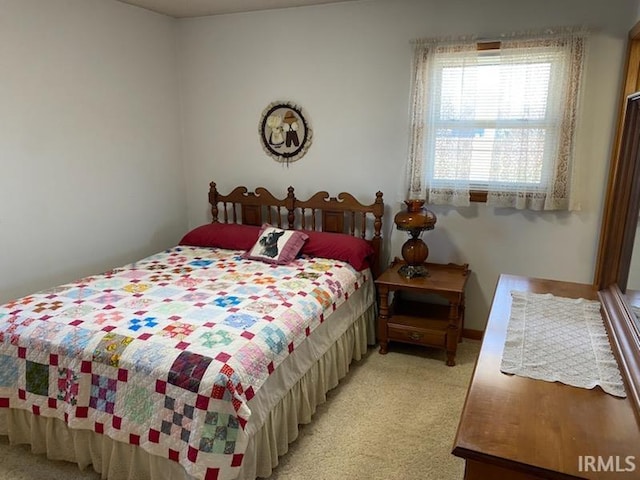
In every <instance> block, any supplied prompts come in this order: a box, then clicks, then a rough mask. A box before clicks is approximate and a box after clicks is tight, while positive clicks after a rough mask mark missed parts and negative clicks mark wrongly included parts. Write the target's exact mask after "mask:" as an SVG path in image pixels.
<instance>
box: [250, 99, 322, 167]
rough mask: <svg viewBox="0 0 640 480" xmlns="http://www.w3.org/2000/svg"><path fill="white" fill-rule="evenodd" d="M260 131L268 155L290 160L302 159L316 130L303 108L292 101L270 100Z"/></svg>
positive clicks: (283, 161)
mask: <svg viewBox="0 0 640 480" xmlns="http://www.w3.org/2000/svg"><path fill="white" fill-rule="evenodd" d="M258 133H259V135H260V142H261V143H262V148H263V149H264V151H265V152H266V153H267V155H269V156H270V157H271V158H273V159H274V160H276V161H278V162H282V163H286V164H289V163H290V162H295V161H296V160H299V159H301V158H302V157H303V156H304V155H305V154H306V153H307V150H309V147H310V146H311V137H312V131H311V128H310V127H309V124H308V123H307V120H306V119H305V117H304V115H303V114H302V108H300V107H299V106H298V105H296V104H294V103H291V102H274V103H271V104H269V105H268V106H267V108H265V109H264V111H263V112H262V117H261V118H260V125H259V126H258Z"/></svg>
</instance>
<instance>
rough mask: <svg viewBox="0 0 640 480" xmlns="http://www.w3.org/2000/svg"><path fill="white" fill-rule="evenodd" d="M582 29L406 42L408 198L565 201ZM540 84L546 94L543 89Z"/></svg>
mask: <svg viewBox="0 0 640 480" xmlns="http://www.w3.org/2000/svg"><path fill="white" fill-rule="evenodd" d="M586 36H587V33H586V31H585V30H583V29H578V28H563V29H556V30H548V31H545V32H534V33H520V34H510V35H503V36H501V37H500V38H499V42H500V43H499V49H490V50H479V40H478V38H476V37H460V38H456V39H452V38H437V39H423V40H418V41H416V42H415V43H414V62H413V79H412V83H413V85H412V96H411V104H410V108H411V110H410V128H411V131H410V145H409V159H408V177H409V178H408V195H409V198H426V199H427V202H428V203H431V204H448V205H455V206H466V205H469V203H470V191H471V190H480V191H487V203H488V204H489V205H494V206H500V207H513V208H520V209H525V208H526V209H531V210H558V209H564V210H566V209H571V208H572V207H573V203H572V196H571V191H572V188H571V176H572V175H571V173H572V169H573V162H572V157H573V138H574V131H575V126H576V116H577V107H578V100H579V92H580V80H581V76H582V70H583V63H584V56H585V43H586ZM547 92H548V93H547Z"/></svg>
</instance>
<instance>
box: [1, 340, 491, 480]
mask: <svg viewBox="0 0 640 480" xmlns="http://www.w3.org/2000/svg"><path fill="white" fill-rule="evenodd" d="M479 350H480V342H477V341H472V340H465V341H464V342H463V343H461V344H460V345H459V348H458V356H457V363H458V364H457V365H456V366H455V367H447V366H446V365H445V363H444V361H443V359H444V353H443V352H442V351H440V350H436V349H428V348H418V347H416V348H414V347H412V346H410V345H400V344H391V345H390V351H389V353H388V354H387V355H379V354H378V353H377V349H370V351H369V353H368V355H367V356H366V357H365V358H363V359H362V360H361V361H360V362H357V363H354V364H353V365H352V367H351V372H350V373H349V375H347V377H346V378H344V379H343V380H342V381H341V382H340V385H339V386H338V387H337V388H336V389H334V390H332V391H331V392H329V394H328V400H327V402H326V403H324V404H323V405H321V406H320V407H318V411H317V412H316V414H315V416H314V420H313V422H312V423H311V424H309V425H305V426H303V427H301V431H300V436H299V437H298V439H297V440H296V441H295V442H294V443H293V444H292V445H291V446H290V449H289V452H288V453H287V454H286V455H285V456H284V457H282V458H281V459H280V465H279V466H278V467H277V468H276V469H275V470H274V472H273V474H272V475H271V477H269V479H270V480H300V479H313V480H343V479H347V478H348V479H350V480H449V479H451V480H454V479H455V480H459V479H461V478H462V476H463V471H464V463H463V461H462V460H461V459H459V458H456V457H454V456H453V455H451V448H452V445H453V440H454V436H455V433H456V428H457V426H458V418H459V415H460V411H461V409H462V405H463V403H464V398H465V394H466V390H467V385H468V383H469V380H470V378H471V373H472V371H473V365H474V363H475V359H476V357H477V355H478V352H479ZM99 478H100V476H99V475H98V474H96V473H95V472H93V471H91V470H87V471H85V472H81V471H80V470H79V469H78V467H77V466H76V465H75V464H69V463H64V462H52V461H49V460H47V459H46V458H44V457H43V456H37V455H33V454H31V453H30V451H29V449H28V447H25V446H9V445H8V442H7V438H6V437H0V479H2V480H98V479H99Z"/></svg>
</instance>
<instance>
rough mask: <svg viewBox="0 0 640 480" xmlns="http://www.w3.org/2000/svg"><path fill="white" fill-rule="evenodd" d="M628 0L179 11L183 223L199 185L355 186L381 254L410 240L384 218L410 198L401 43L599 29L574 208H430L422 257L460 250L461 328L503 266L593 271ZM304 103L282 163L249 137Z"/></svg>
mask: <svg viewBox="0 0 640 480" xmlns="http://www.w3.org/2000/svg"><path fill="white" fill-rule="evenodd" d="M636 8H637V2H636V1H635V0H629V1H622V0H618V1H610V2H601V1H596V0H591V1H584V0H565V1H562V2H558V1H556V0H538V1H536V2H514V1H513V0H487V1H484V2H472V1H462V0H424V1H418V0H393V1H391V0H370V1H359V2H347V3H339V4H332V5H322V6H317V7H304V8H292V9H286V10H276V11H265V12H255V13H246V14H236V15H224V16H218V17H207V18H199V19H189V20H182V21H180V22H179V31H178V32H179V37H178V38H179V52H180V55H179V58H180V62H181V64H180V71H181V75H182V82H181V95H182V101H183V110H182V119H183V128H184V161H185V174H186V182H187V186H188V188H187V194H188V212H189V213H188V218H189V225H190V226H195V225H198V224H201V223H204V222H206V221H208V205H207V202H206V189H207V183H208V182H209V181H210V180H215V181H216V182H217V183H218V186H219V189H220V190H221V191H223V192H224V191H228V190H230V189H231V188H232V187H234V186H236V185H239V184H240V185H246V186H247V187H250V188H255V187H257V186H265V187H268V188H269V189H272V192H273V193H275V194H284V193H285V192H286V187H287V186H288V185H293V186H295V187H296V190H297V192H298V193H299V194H300V195H301V196H305V195H306V194H310V193H312V192H315V191H316V190H318V189H330V190H331V192H332V193H338V192H341V191H345V190H346V191H350V192H352V193H354V194H355V195H356V196H357V197H359V198H360V199H361V200H362V201H373V199H374V193H375V191H377V190H382V191H383V192H384V195H385V199H386V202H387V204H388V212H387V213H388V219H387V232H386V233H387V240H389V239H390V240H391V242H390V244H389V245H390V252H389V253H390V254H391V255H394V256H395V255H399V252H400V245H401V244H402V242H404V240H405V237H404V236H402V235H400V234H399V233H398V232H395V231H393V230H392V229H391V225H390V224H391V221H390V220H391V218H392V216H393V214H395V212H397V211H398V209H399V208H400V201H401V200H403V199H404V198H405V194H404V189H403V182H404V168H405V159H406V154H407V144H408V129H407V111H408V98H409V82H410V64H411V48H410V43H409V42H410V40H411V39H413V38H417V37H425V36H438V35H447V34H449V35H451V34H453V35H455V34H472V33H473V34H480V35H487V36H491V35H495V34H499V33H501V32H510V31H519V30H527V29H536V28H542V27H548V26H558V25H589V26H592V27H594V28H595V30H596V33H595V34H594V35H593V38H592V42H591V51H590V55H589V57H588V64H587V73H586V84H585V96H584V103H583V108H582V117H581V121H580V125H579V132H578V138H577V142H578V147H577V158H578V161H579V162H580V171H579V172H578V174H579V179H580V181H581V191H582V193H583V197H582V199H583V200H582V210H581V211H580V212H579V213H531V212H518V211H513V210H497V209H494V208H489V207H486V206H485V205H473V206H472V207H469V208H459V209H454V208H442V207H439V208H433V210H434V211H435V212H436V213H437V214H438V223H437V226H436V229H435V230H434V231H433V232H430V233H429V234H427V235H426V237H425V240H426V241H427V243H428V245H429V247H430V250H431V254H430V260H432V261H440V262H448V261H454V262H468V263H469V264H470V267H471V269H472V270H473V272H474V273H473V276H472V278H471V280H470V284H469V288H468V292H467V294H468V296H467V303H468V309H467V312H468V316H467V325H466V326H467V327H468V328H476V329H481V328H483V327H484V324H485V321H486V317H487V312H488V309H489V305H490V302H491V298H492V295H493V289H494V286H495V283H496V281H497V278H498V275H499V274H500V273H502V272H505V273H514V274H522V275H530V276H539V277H546V278H556V279H562V280H569V281H579V282H587V283H590V282H591V281H592V276H593V269H594V257H595V254H596V249H597V242H598V230H599V222H600V215H601V209H602V197H603V192H604V185H605V175H606V170H607V162H608V158H609V151H610V142H611V136H612V133H613V129H614V123H615V122H614V118H615V110H616V106H617V93H618V88H619V82H620V74H621V70H622V59H623V51H624V45H625V38H626V34H627V32H628V30H629V28H630V27H631V20H630V19H632V18H635V15H636ZM276 100H289V101H293V102H295V103H298V104H300V105H302V107H303V108H304V109H305V110H306V112H307V114H308V118H309V120H310V123H311V125H312V128H313V130H314V140H313V145H312V146H311V149H310V150H309V153H308V154H307V155H306V156H305V157H304V158H303V159H301V160H299V161H298V162H296V163H294V164H291V165H290V166H289V167H286V166H283V165H281V164H279V163H276V162H275V161H273V160H271V159H270V158H269V157H267V156H266V155H265V154H264V153H263V151H262V149H261V146H260V143H259V140H258V135H257V131H258V121H259V118H260V114H261V112H262V109H263V108H264V107H266V105H267V104H269V103H270V102H272V101H276Z"/></svg>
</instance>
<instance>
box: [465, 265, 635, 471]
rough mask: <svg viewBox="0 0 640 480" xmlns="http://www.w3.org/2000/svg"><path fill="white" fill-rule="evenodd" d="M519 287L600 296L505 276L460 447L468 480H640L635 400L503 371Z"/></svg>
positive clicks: (572, 286) (588, 289)
mask: <svg viewBox="0 0 640 480" xmlns="http://www.w3.org/2000/svg"><path fill="white" fill-rule="evenodd" d="M512 290H519V291H528V292H533V293H552V294H554V295H557V296H563V297H572V298H580V297H582V298H587V299H592V300H597V299H598V294H597V290H596V289H595V288H594V287H593V286H592V285H585V284H577V283H567V282H557V281H550V280H539V279H532V278H527V277H518V276H511V275H502V276H501V277H500V279H499V281H498V285H497V288H496V292H495V295H494V298H493V304H492V307H491V312H490V314H489V321H488V323H487V329H486V332H485V336H484V340H483V342H482V348H481V350H480V355H479V357H478V360H477V363H476V367H475V371H474V373H473V377H472V379H471V383H470V385H469V390H468V392H467V398H466V401H465V405H464V409H463V411H462V415H461V417H460V423H459V426H458V432H457V435H456V438H455V442H454V448H453V454H454V455H456V456H458V457H462V458H463V459H465V461H466V468H465V476H464V478H465V480H479V479H482V480H494V479H495V480H498V479H499V480H509V479H511V480H533V479H573V478H586V479H612V480H626V479H629V480H630V479H640V429H639V428H638V423H637V420H636V417H635V414H634V409H633V407H632V403H631V401H630V400H629V399H628V398H625V399H621V398H616V397H613V396H611V395H609V394H606V393H604V392H603V391H602V390H601V389H600V388H598V387H597V388H595V389H592V390H587V389H583V388H576V387H571V386H568V385H563V384H560V383H551V382H545V381H541V380H533V379H529V378H524V377H519V376H513V375H507V374H504V373H502V372H501V371H500V363H501V360H502V352H503V348H504V341H505V337H506V330H507V325H508V322H509V316H510V312H511V296H510V292H511V291H512Z"/></svg>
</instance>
